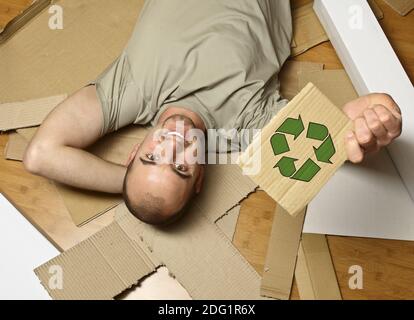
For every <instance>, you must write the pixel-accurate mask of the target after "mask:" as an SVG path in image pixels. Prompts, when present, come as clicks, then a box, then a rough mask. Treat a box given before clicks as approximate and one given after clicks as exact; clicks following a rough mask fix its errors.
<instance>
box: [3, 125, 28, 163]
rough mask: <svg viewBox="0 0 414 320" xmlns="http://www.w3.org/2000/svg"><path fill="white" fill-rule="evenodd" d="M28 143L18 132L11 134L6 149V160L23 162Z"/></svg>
mask: <svg viewBox="0 0 414 320" xmlns="http://www.w3.org/2000/svg"><path fill="white" fill-rule="evenodd" d="M27 144H28V142H27V141H26V139H25V138H23V137H22V136H21V135H20V134H18V133H17V132H12V133H10V134H9V141H8V142H7V145H6V148H5V149H4V158H5V159H6V160H15V161H22V160H23V155H24V151H25V150H26V147H27Z"/></svg>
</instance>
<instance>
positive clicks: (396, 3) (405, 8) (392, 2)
mask: <svg viewBox="0 0 414 320" xmlns="http://www.w3.org/2000/svg"><path fill="white" fill-rule="evenodd" d="M384 1H385V3H386V4H388V5H389V6H390V7H391V8H393V9H394V10H395V11H397V12H398V13H399V14H400V15H402V16H406V15H407V14H409V13H410V12H411V11H412V10H413V9H414V0H384Z"/></svg>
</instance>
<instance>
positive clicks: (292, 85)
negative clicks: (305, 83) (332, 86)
mask: <svg viewBox="0 0 414 320" xmlns="http://www.w3.org/2000/svg"><path fill="white" fill-rule="evenodd" d="M323 68H324V65H323V64H322V63H314V62H302V61H291V60H288V61H286V62H285V64H284V65H283V68H282V70H281V72H280V74H279V80H280V92H281V95H282V97H283V98H285V99H288V100H292V99H293V98H294V97H295V96H296V95H297V94H298V93H299V92H300V90H301V89H302V88H300V87H299V75H300V74H302V73H304V74H305V73H309V72H313V71H322V70H323Z"/></svg>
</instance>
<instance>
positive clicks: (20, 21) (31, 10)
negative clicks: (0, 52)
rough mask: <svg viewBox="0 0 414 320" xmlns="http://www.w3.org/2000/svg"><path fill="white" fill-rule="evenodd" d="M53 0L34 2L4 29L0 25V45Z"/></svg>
mask: <svg viewBox="0 0 414 320" xmlns="http://www.w3.org/2000/svg"><path fill="white" fill-rule="evenodd" d="M50 2H51V0H33V1H32V4H31V5H30V6H29V7H28V8H27V9H26V10H24V11H23V12H22V13H21V14H20V15H18V16H17V17H15V18H14V19H12V20H11V21H9V22H8V23H7V24H6V25H5V26H4V28H3V26H1V25H0V44H2V43H3V42H5V41H6V40H8V39H9V38H10V37H11V36H12V35H13V34H14V33H16V32H17V31H18V30H19V29H20V28H21V27H23V26H24V25H25V24H26V23H27V22H28V21H29V20H30V19H32V18H33V17H34V16H36V15H37V14H38V13H39V12H40V11H42V10H43V9H44V8H46V7H47V6H48V5H49V4H50Z"/></svg>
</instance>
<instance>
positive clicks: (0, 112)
mask: <svg viewBox="0 0 414 320" xmlns="http://www.w3.org/2000/svg"><path fill="white" fill-rule="evenodd" d="M66 97H67V95H58V96H52V97H47V98H42V99H36V100H29V101H25V102H14V103H4V104H1V105H0V131H7V130H12V129H20V128H27V127H34V126H38V125H40V124H41V123H42V122H43V120H44V119H45V118H46V116H47V115H48V114H49V112H50V111H52V110H53V109H54V108H55V107H56V106H57V105H58V104H59V103H61V102H62V101H63V100H65V99H66Z"/></svg>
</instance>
